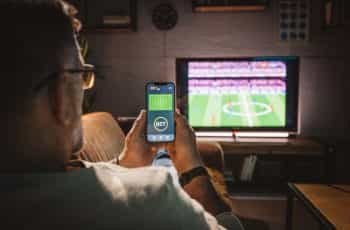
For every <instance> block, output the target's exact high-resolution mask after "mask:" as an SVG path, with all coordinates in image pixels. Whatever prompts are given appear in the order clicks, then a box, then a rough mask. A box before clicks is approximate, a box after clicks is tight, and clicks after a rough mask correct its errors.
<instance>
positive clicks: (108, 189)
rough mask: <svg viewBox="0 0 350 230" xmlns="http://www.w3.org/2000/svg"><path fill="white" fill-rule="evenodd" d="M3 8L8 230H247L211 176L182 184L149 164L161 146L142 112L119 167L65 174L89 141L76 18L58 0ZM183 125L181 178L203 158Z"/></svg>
mask: <svg viewBox="0 0 350 230" xmlns="http://www.w3.org/2000/svg"><path fill="white" fill-rule="evenodd" d="M0 11H1V13H0V24H1V28H2V31H3V32H2V35H1V38H0V46H1V53H2V57H3V58H2V59H3V61H2V62H1V71H2V80H3V81H2V83H3V90H2V91H1V96H2V97H1V98H2V99H3V100H4V101H5V103H3V107H2V113H1V119H0V124H1V131H2V135H3V138H1V146H2V147H3V148H2V149H3V151H4V152H3V154H2V164H1V166H0V181H1V186H0V194H1V197H0V204H1V209H2V212H1V218H0V219H1V227H2V228H3V229H27V228H28V229H77V228H79V229H80V228H81V229H221V228H223V227H221V226H220V225H219V223H218V222H217V220H218V221H219V222H220V221H222V220H223V219H226V221H222V222H221V223H224V222H226V223H225V224H226V225H227V226H229V225H230V226H237V228H240V225H239V223H238V222H235V221H227V215H225V214H222V213H225V212H227V211H229V208H228V206H227V205H226V204H225V203H224V202H223V201H222V200H221V199H220V198H219V196H218V194H217V193H216V192H215V190H214V189H213V187H212V185H211V183H210V181H209V178H208V177H207V176H205V175H199V176H196V177H193V178H191V180H190V181H189V182H188V184H186V185H185V186H184V189H181V188H179V187H176V186H174V184H173V181H172V178H171V176H170V175H169V174H168V173H167V172H166V170H165V169H162V168H155V167H144V166H148V165H150V164H151V162H152V159H153V155H152V154H151V151H150V149H151V148H156V146H150V145H148V144H147V143H146V142H145V138H144V128H145V122H146V121H145V112H144V111H143V112H141V114H140V116H139V117H138V119H137V120H136V122H135V124H134V126H133V128H132V130H131V132H130V134H129V135H128V136H127V138H126V147H125V149H124V151H123V153H122V154H121V156H120V158H119V160H118V163H119V165H116V164H110V163H98V164H91V163H90V164H89V163H87V162H85V163H84V164H85V167H86V168H82V169H80V170H77V171H73V172H68V171H66V168H67V164H68V162H69V160H70V159H71V157H72V154H73V153H75V152H79V150H80V149H81V147H82V143H83V142H82V128H81V113H82V112H81V104H82V99H83V90H84V88H88V87H89V86H91V85H90V84H89V80H91V79H90V78H88V77H87V76H89V75H88V74H89V73H91V71H92V70H93V69H92V68H91V66H89V65H86V64H85V63H84V61H83V60H82V58H81V55H80V52H79V47H78V44H77V41H76V38H75V35H74V33H73V27H72V23H74V22H75V21H74V19H73V18H72V17H70V16H69V12H68V6H67V5H66V4H65V3H64V2H62V1H60V0H51V1H50V0H32V1H28V0H27V1H25V0H17V1H9V0H3V1H2V2H1V3H0ZM176 124H177V136H176V141H175V143H174V145H173V146H172V151H171V158H172V160H173V163H174V165H175V167H176V169H177V171H178V173H179V174H180V175H181V174H183V173H185V172H188V171H190V170H192V169H193V168H196V167H200V166H203V163H202V160H201V158H200V156H199V154H198V153H197V150H196V147H195V136H194V134H193V132H192V130H191V129H190V127H189V126H188V125H187V123H186V121H185V119H184V118H183V117H182V116H181V115H180V114H179V113H177V114H176ZM190 197H191V198H192V199H191V198H190ZM195 200H196V201H195ZM199 203H200V204H202V206H203V207H204V209H205V210H206V211H207V212H206V211H205V210H204V209H203V207H202V206H201V205H200V204H199ZM209 213H210V214H209ZM213 216H217V218H216V219H215V218H214V217H213ZM235 224H236V225H235Z"/></svg>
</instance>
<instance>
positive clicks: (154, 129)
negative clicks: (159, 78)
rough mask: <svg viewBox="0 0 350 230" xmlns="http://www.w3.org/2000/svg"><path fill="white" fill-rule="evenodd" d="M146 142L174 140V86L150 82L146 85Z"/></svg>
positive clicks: (172, 84) (169, 83) (167, 83)
mask: <svg viewBox="0 0 350 230" xmlns="http://www.w3.org/2000/svg"><path fill="white" fill-rule="evenodd" d="M146 108H147V127H146V139H147V142H173V141H174V140H175V118H174V112H175V84H174V83H171V82H164V83H160V82H150V83H148V84H147V85H146Z"/></svg>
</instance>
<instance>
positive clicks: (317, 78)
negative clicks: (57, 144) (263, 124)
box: [88, 0, 350, 168]
mask: <svg viewBox="0 0 350 230" xmlns="http://www.w3.org/2000/svg"><path fill="white" fill-rule="evenodd" d="M160 2H172V3H173V4H174V6H175V7H176V8H177V10H178V12H179V22H178V25H177V26H176V27H175V28H174V29H173V30H171V31H169V32H161V31H158V30H157V29H156V28H155V27H154V26H153V25H152V22H151V12H152V9H153V7H154V6H155V5H156V4H158V3H160ZM190 2H191V1H186V0H181V1H175V0H172V1H171V0H164V1H162V0H147V1H139V10H138V17H139V19H138V27H139V28H138V31H137V32H136V33H133V32H132V33H100V34H97V33H96V34H89V35H88V38H89V41H90V47H91V52H90V58H89V59H90V60H89V61H91V62H92V63H95V64H97V65H103V66H108V67H107V68H104V69H103V74H104V75H105V77H106V79H105V80H99V81H97V90H98V97H97V102H96V106H95V108H94V109H95V110H97V111H109V112H111V113H113V114H114V115H116V116H135V115H137V113H138V111H139V110H140V109H141V108H143V107H144V85H145V83H146V82H148V81H152V80H154V81H175V58H176V57H226V56H227V57H232V56H252V55H259V56H260V55H298V56H301V76H300V131H301V134H303V135H307V136H320V137H323V138H324V139H327V140H329V142H334V141H336V142H340V143H343V142H344V141H346V140H348V139H349V138H345V136H348V135H346V132H347V131H348V130H349V128H350V119H349V117H350V110H349V106H348V105H347V104H350V102H348V98H347V97H346V94H347V92H350V86H349V85H350V80H349V76H348V75H349V72H348V66H350V60H349V57H348V53H349V51H350V47H349V44H348V40H349V38H350V33H349V29H350V27H348V28H340V29H339V28H338V29H332V30H327V31H325V30H324V29H322V16H321V15H322V14H321V12H322V10H321V4H320V3H321V0H319V1H312V2H313V6H312V19H311V21H312V29H311V41H310V42H306V43H301V44H282V43H280V42H278V39H277V35H276V33H277V28H278V20H277V13H276V12H277V9H276V3H277V2H275V1H272V6H271V7H270V9H268V10H266V11H264V12H252V13H251V12H250V13H212V14H194V13H192V9H191V6H190ZM329 138H330V139H329ZM339 146H343V145H342V144H340V145H339ZM344 156H345V157H346V155H344ZM347 160H348V162H349V159H347ZM340 161H341V162H343V160H340ZM343 167H344V168H346V167H347V166H346V165H343Z"/></svg>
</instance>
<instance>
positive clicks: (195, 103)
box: [188, 61, 287, 127]
mask: <svg viewBox="0 0 350 230" xmlns="http://www.w3.org/2000/svg"><path fill="white" fill-rule="evenodd" d="M188 71H189V72H188V73H189V82H188V93H189V96H188V97H189V98H188V114H189V122H190V124H191V125H192V126H194V127H283V126H285V124H286V91H287V89H286V76H287V70H286V65H285V63H283V62H279V61H273V62H271V61H270V62H263V61H249V62H229V61H226V62H191V63H189V69H188Z"/></svg>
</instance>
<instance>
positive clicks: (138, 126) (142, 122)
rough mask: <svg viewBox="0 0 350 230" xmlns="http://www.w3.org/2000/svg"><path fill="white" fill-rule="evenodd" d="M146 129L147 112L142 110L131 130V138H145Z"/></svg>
mask: <svg viewBox="0 0 350 230" xmlns="http://www.w3.org/2000/svg"><path fill="white" fill-rule="evenodd" d="M145 129H146V110H141V112H140V114H139V116H138V117H137V118H136V120H135V122H134V124H133V126H132V128H131V130H130V136H131V137H135V136H143V135H144V132H145Z"/></svg>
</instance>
